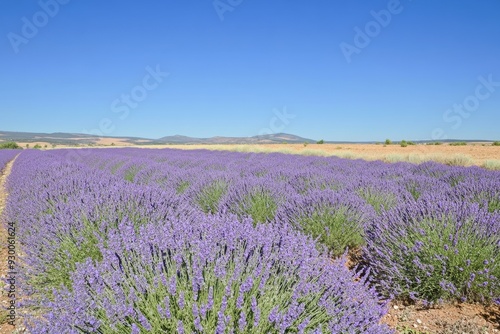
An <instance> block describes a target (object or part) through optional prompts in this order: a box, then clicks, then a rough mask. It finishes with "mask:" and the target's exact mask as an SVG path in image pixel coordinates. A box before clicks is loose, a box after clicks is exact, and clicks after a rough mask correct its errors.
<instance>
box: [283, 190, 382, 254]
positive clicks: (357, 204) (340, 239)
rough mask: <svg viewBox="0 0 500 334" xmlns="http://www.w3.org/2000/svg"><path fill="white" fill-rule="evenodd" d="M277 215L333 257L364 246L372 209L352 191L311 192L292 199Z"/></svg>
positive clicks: (372, 213) (372, 212)
mask: <svg viewBox="0 0 500 334" xmlns="http://www.w3.org/2000/svg"><path fill="white" fill-rule="evenodd" d="M278 216H279V217H280V218H281V219H282V220H283V221H287V222H289V223H291V224H292V225H293V226H295V227H296V228H297V229H299V230H301V231H303V232H304V233H305V234H307V235H311V236H312V237H313V238H315V239H318V240H319V241H320V242H321V243H322V244H323V245H326V246H327V247H328V248H329V250H330V251H331V252H332V255H333V256H340V255H342V254H343V253H344V252H345V251H346V249H347V248H349V249H359V248H361V246H363V245H364V233H365V232H364V231H365V228H366V225H367V224H368V222H369V221H370V220H371V219H372V218H373V217H374V216H375V210H374V209H373V208H372V206H371V205H368V204H367V203H365V202H364V201H363V200H362V199H361V198H359V197H358V196H356V195H355V194H353V193H352V192H348V191H342V192H334V191H332V190H317V191H311V192H309V193H308V194H307V195H297V196H295V197H293V198H291V199H290V200H289V201H288V203H287V205H285V206H284V207H283V208H282V209H281V210H280V212H279V213H278Z"/></svg>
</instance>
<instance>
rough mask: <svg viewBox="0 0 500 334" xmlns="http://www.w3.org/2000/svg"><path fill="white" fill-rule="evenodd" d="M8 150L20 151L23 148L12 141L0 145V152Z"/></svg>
mask: <svg viewBox="0 0 500 334" xmlns="http://www.w3.org/2000/svg"><path fill="white" fill-rule="evenodd" d="M3 149H10V150H22V149H23V148H22V147H21V146H19V145H17V143H15V142H13V141H8V142H5V143H1V144H0V150H3Z"/></svg>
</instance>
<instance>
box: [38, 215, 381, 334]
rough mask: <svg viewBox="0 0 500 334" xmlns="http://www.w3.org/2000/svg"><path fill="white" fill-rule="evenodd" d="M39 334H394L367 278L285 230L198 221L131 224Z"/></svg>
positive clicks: (87, 268) (65, 294)
mask: <svg viewBox="0 0 500 334" xmlns="http://www.w3.org/2000/svg"><path fill="white" fill-rule="evenodd" d="M107 240H108V245H107V246H102V247H101V251H102V253H103V261H101V262H93V261H91V260H88V261H87V262H85V263H83V264H79V265H78V269H77V271H76V272H75V273H74V274H73V275H72V278H73V287H74V288H73V291H72V292H71V291H69V290H65V289H63V290H61V291H60V292H58V294H57V296H56V298H55V300H54V302H50V303H48V304H47V305H46V306H47V307H48V308H50V310H51V311H50V312H49V313H48V314H46V315H45V316H44V319H34V320H33V322H32V325H31V328H30V330H31V332H32V333H34V334H35V333H47V332H57V333H70V332H83V333H90V332H92V333H94V332H98V333H174V332H183V333H229V332H234V333H270V332H272V333H285V332H286V333H288V332H296V333H312V332H315V333H316V332H332V333H390V332H391V330H390V329H388V328H387V327H386V326H384V325H379V324H378V322H379V320H380V318H381V317H382V316H383V315H384V314H385V312H386V307H385V306H384V305H383V304H381V303H380V302H379V301H378V298H377V295H376V294H375V293H374V291H373V290H371V289H369V288H367V286H366V283H365V280H364V278H361V279H360V280H359V281H356V277H355V276H353V274H352V273H351V272H350V271H348V270H347V269H346V268H345V266H344V263H343V262H342V261H340V262H336V263H332V262H331V261H330V260H329V259H328V258H327V257H325V256H324V255H323V254H321V253H319V252H318V251H317V250H316V248H315V245H314V243H313V242H312V240H310V239H307V238H304V237H302V236H300V235H298V234H297V233H296V232H294V231H293V230H292V229H291V228H290V227H288V226H287V225H274V226H273V225H257V226H256V227H254V226H253V223H252V222H251V221H248V220H247V221H243V222H239V221H237V220H236V219H234V218H233V219H231V218H230V217H228V218H224V217H216V216H212V217H209V216H199V217H196V219H192V220H189V221H182V220H180V221H177V222H176V223H175V224H173V225H172V226H171V227H170V226H168V225H152V224H151V225H147V226H143V227H141V229H140V231H139V233H136V232H135V230H134V226H133V223H131V222H129V221H124V222H122V224H121V225H120V228H119V229H118V230H112V231H110V233H109V235H108V237H107Z"/></svg>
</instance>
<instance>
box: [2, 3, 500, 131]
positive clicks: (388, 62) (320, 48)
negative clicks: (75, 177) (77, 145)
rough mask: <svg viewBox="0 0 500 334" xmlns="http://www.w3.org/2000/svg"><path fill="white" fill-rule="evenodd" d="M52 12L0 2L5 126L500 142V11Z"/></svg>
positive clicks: (92, 8)
mask: <svg viewBox="0 0 500 334" xmlns="http://www.w3.org/2000/svg"><path fill="white" fill-rule="evenodd" d="M59 1H60V2H62V3H63V4H60V3H59V2H56V0H42V1H40V2H37V1H19V0H4V1H1V2H0V130H5V131H29V132H73V133H82V132H99V131H100V132H102V133H104V134H106V135H109V136H139V137H147V138H159V137H162V136H166V135H173V134H183V135H188V136H196V137H209V136H216V135H223V136H252V135H256V134H259V133H265V132H269V131H282V132H286V133H293V134H297V135H300V136H304V137H309V138H313V139H320V138H324V139H325V140H359V141H363V140H384V139H385V138H391V139H393V140H399V139H431V138H432V136H434V137H435V138H443V137H448V138H461V139H477V138H481V139H496V140H498V139H500V1H498V0H482V1H477V0H476V1H474V0H464V1H456V0H455V1H452V0H442V1H430V0H427V1H424V0H420V1H419V0H413V1H410V0H401V1H400V2H399V5H398V1H394V0H391V1H378V0H377V1H353V0H339V1H333V0H315V1H295V0H292V1H290V0H287V1H284V0H274V1H264V0H252V1H250V0H243V1H239V0H218V2H215V4H216V5H217V8H215V6H214V2H212V0H206V1H192V0H191V1H189V0H184V1H179V0H176V1H172V0H158V1H153V0H149V1H128V0H120V1H117V0H108V1H94V0H86V1H81V0H80V1H78V0H64V1H63V0H59ZM55 4H57V6H58V7H59V8H56V6H55ZM372 11H373V12H376V13H380V14H379V18H378V19H379V21H376V18H375V17H374V15H373V13H372ZM381 11H382V12H381ZM387 13H389V15H390V17H389V16H388V15H387ZM384 14H385V15H384ZM23 18H24V19H23ZM221 18H223V20H222V19H221ZM379 22H380V23H379ZM356 27H358V28H359V29H357V30H355V29H356ZM33 28H35V29H33ZM359 31H361V34H363V35H364V34H366V33H368V35H365V36H362V35H361V34H360V33H359ZM360 36H361V37H360ZM370 36H371V37H370ZM363 37H364V38H363ZM367 38H368V40H367ZM346 50H347V51H346ZM353 50H355V51H353ZM346 55H347V57H346ZM348 59H349V60H350V62H349V61H348ZM157 65H159V69H160V72H168V73H169V74H168V76H165V74H160V76H159V77H158V76H157V79H158V81H156V80H155V79H154V77H152V76H150V75H149V74H148V73H149V72H152V71H155V70H156V68H157ZM148 75H149V76H148ZM479 77H482V78H483V79H482V81H486V82H487V81H493V83H490V84H484V83H482V81H481V80H480V79H479ZM160 81H161V82H160ZM144 93H146V95H144ZM127 95H128V96H129V97H128V100H127ZM464 103H465V104H466V105H467V107H466V109H462V111H460V110H459V108H460V106H458V107H457V108H456V109H454V107H453V105H454V104H457V105H460V104H464ZM283 110H286V112H287V113H288V114H293V115H294V116H295V117H294V118H290V119H288V120H287V122H286V123H287V124H284V123H283V122H282V121H279V120H278V119H275V118H276V116H275V114H276V112H278V111H280V112H281V113H283ZM468 110H469V111H468ZM96 130H97V131H96ZM433 133H434V134H433Z"/></svg>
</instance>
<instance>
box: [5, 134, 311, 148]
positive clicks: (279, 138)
mask: <svg viewBox="0 0 500 334" xmlns="http://www.w3.org/2000/svg"><path fill="white" fill-rule="evenodd" d="M103 139H107V142H110V140H111V141H112V140H114V141H115V142H116V143H117V144H119V143H126V144H132V145H160V144H279V143H285V142H286V143H313V142H315V141H314V140H312V139H307V138H302V137H299V136H295V135H291V134H286V133H277V134H269V135H260V136H253V137H211V138H193V137H187V136H182V135H175V136H167V137H163V138H160V139H149V138H138V137H105V136H95V135H89V134H81V133H62V132H56V133H34V132H11V131H0V142H2V141H15V142H22V143H36V142H45V143H50V144H56V145H75V146H76V145H98V144H100V143H102V141H103Z"/></svg>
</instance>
